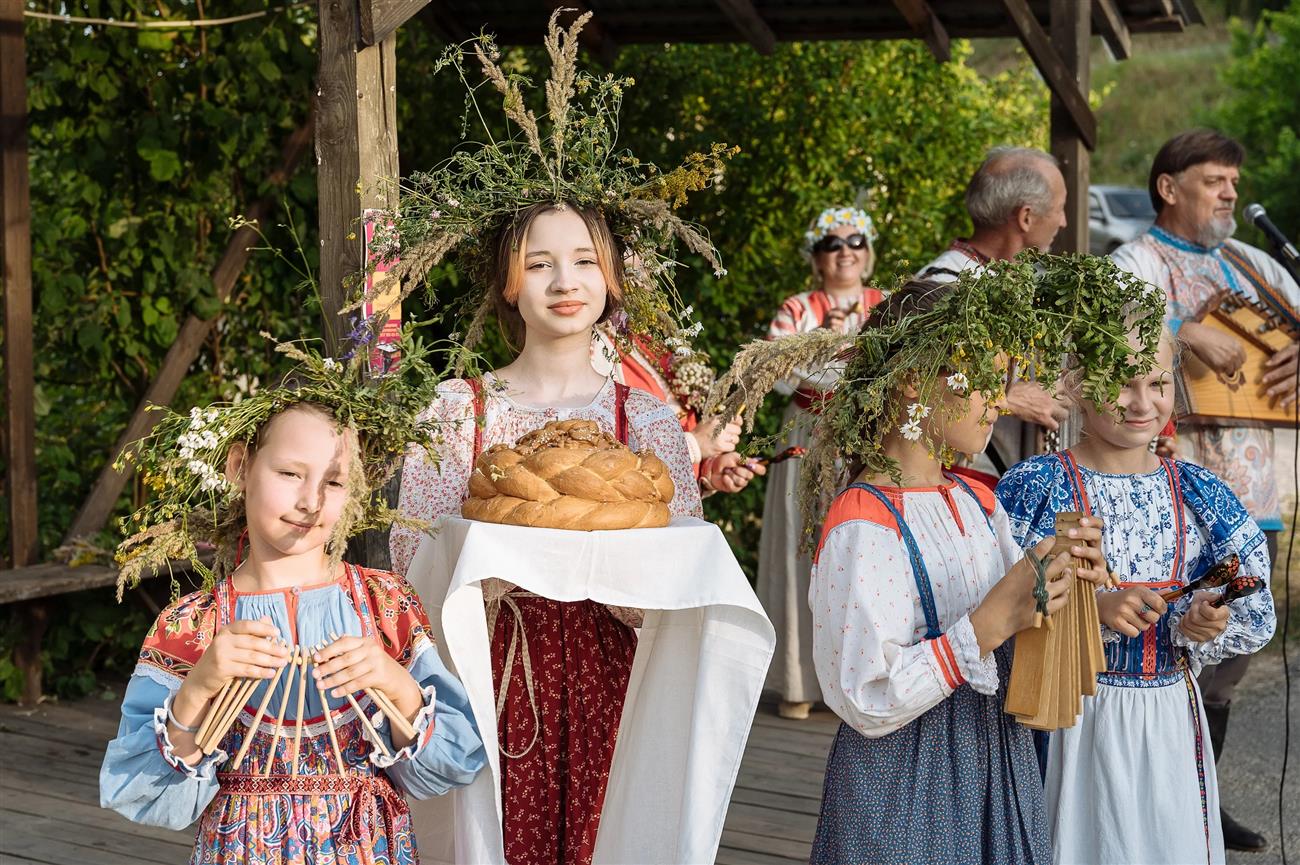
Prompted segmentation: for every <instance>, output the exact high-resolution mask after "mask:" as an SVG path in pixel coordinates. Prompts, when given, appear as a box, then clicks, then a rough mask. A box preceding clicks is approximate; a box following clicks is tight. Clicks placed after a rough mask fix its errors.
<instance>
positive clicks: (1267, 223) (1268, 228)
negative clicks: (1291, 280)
mask: <svg viewBox="0 0 1300 865" xmlns="http://www.w3.org/2000/svg"><path fill="white" fill-rule="evenodd" d="M1241 215H1242V216H1244V217H1245V218H1246V219H1248V220H1250V222H1251V223H1253V224H1254V226H1255V227H1256V228H1258V229H1259V230H1260V231H1262V232H1264V233H1265V234H1266V235H1268V239H1269V240H1271V241H1273V246H1274V247H1276V248H1277V251H1278V254H1279V255H1280V256H1281V257H1282V258H1284V259H1286V260H1287V261H1289V262H1291V263H1292V264H1300V252H1297V251H1296V248H1295V244H1293V243H1292V242H1291V241H1289V240H1287V237H1286V235H1285V234H1283V233H1282V231H1281V229H1279V228H1278V227H1277V226H1276V225H1274V224H1273V221H1272V220H1271V219H1269V218H1268V214H1267V213H1265V212H1264V206H1263V205H1262V204H1259V203H1255V204H1247V205H1246V209H1245V210H1243V211H1242V212H1241Z"/></svg>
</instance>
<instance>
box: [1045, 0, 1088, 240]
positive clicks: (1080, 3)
mask: <svg viewBox="0 0 1300 865" xmlns="http://www.w3.org/2000/svg"><path fill="white" fill-rule="evenodd" d="M1051 16H1052V18H1051V32H1052V47H1053V48H1055V49H1056V53H1057V55H1058V56H1059V57H1060V58H1061V60H1062V61H1063V62H1064V63H1065V66H1066V69H1067V71H1068V73H1069V74H1070V75H1071V76H1072V77H1073V78H1074V80H1075V82H1077V86H1078V89H1079V91H1080V92H1081V93H1083V94H1084V96H1087V94H1088V86H1089V82H1090V80H1091V77H1092V76H1091V69H1090V64H1089V50H1088V49H1089V37H1090V36H1091V35H1092V33H1091V29H1092V4H1091V3H1090V2H1088V0H1051ZM1051 117H1052V133H1051V135H1052V155H1054V156H1055V157H1056V158H1057V159H1058V160H1060V162H1061V173H1062V174H1063V175H1065V196H1066V197H1065V228H1063V229H1061V233H1060V234H1058V235H1057V236H1056V243H1055V244H1053V248H1054V249H1055V251H1056V252H1087V251H1088V177H1089V167H1090V163H1091V153H1090V152H1089V151H1090V150H1091V144H1090V143H1089V142H1088V141H1085V138H1084V135H1083V133H1082V130H1080V129H1079V127H1078V124H1077V123H1076V122H1075V119H1074V117H1073V115H1072V114H1071V112H1070V111H1069V110H1068V109H1067V108H1066V105H1065V103H1064V102H1063V101H1062V100H1061V97H1060V96H1059V95H1058V94H1057V92H1056V90H1055V89H1053V91H1052V108H1051Z"/></svg>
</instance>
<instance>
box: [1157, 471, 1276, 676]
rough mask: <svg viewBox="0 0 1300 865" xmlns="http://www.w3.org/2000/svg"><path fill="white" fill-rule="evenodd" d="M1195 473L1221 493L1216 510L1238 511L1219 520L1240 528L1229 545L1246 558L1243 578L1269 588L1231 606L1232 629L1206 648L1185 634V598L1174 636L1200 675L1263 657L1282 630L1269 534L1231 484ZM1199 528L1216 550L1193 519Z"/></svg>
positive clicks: (1177, 610) (1173, 618) (1174, 617)
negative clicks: (1227, 662)
mask: <svg viewBox="0 0 1300 865" xmlns="http://www.w3.org/2000/svg"><path fill="white" fill-rule="evenodd" d="M1196 473H1197V475H1198V476H1199V477H1200V478H1202V479H1203V480H1202V483H1203V484H1204V485H1205V486H1206V487H1209V488H1210V489H1211V490H1214V489H1215V488H1217V489H1218V491H1219V492H1220V494H1219V495H1217V496H1214V497H1213V499H1214V501H1215V506H1216V507H1217V508H1219V509H1221V510H1231V511H1233V512H1232V513H1226V514H1220V516H1219V519H1220V521H1222V522H1225V523H1229V524H1232V523H1237V528H1236V530H1235V531H1234V532H1233V533H1232V537H1231V538H1230V539H1229V543H1230V545H1231V546H1232V547H1233V548H1235V550H1236V552H1237V553H1238V555H1239V556H1240V557H1241V570H1240V571H1239V574H1240V575H1242V576H1252V577H1259V578H1260V579H1262V580H1263V581H1264V588H1263V589H1262V590H1261V591H1259V592H1256V593H1255V594H1253V595H1249V596H1247V597H1245V598H1241V599H1239V600H1237V601H1234V602H1232V603H1231V604H1229V605H1228V610H1229V615H1228V624H1227V627H1225V628H1224V629H1223V633H1221V634H1219V636H1217V637H1215V638H1214V639H1213V640H1208V641H1206V642H1203V643H1198V642H1194V641H1193V640H1191V639H1189V638H1188V636H1187V635H1186V634H1184V633H1183V629H1182V628H1181V627H1179V625H1180V624H1181V623H1182V618H1183V616H1184V615H1186V613H1187V610H1188V608H1189V607H1190V606H1191V598H1190V597H1184V598H1180V599H1179V600H1178V601H1176V602H1175V603H1174V606H1173V609H1172V612H1171V613H1170V626H1171V627H1170V634H1171V637H1172V640H1173V643H1174V645H1176V646H1183V647H1184V648H1185V649H1186V650H1187V655H1188V660H1189V661H1190V662H1191V667H1192V673H1193V674H1199V673H1200V671H1201V668H1202V667H1206V666H1209V665H1211V664H1217V663H1219V662H1220V661H1222V660H1224V659H1225V658H1230V657H1232V656H1233V655H1249V654H1252V653H1254V652H1258V651H1259V650H1260V649H1262V648H1264V646H1265V645H1267V644H1268V641H1269V640H1271V639H1272V638H1273V631H1274V629H1275V628H1276V627H1277V613H1276V611H1275V610H1274V607H1273V593H1272V592H1271V591H1270V589H1269V582H1270V579H1269V575H1270V571H1271V565H1270V563H1269V558H1268V545H1267V544H1266V543H1265V541H1264V533H1263V532H1262V531H1260V528H1259V526H1258V525H1257V524H1256V523H1255V521H1254V520H1253V519H1251V518H1250V517H1249V516H1248V515H1247V514H1246V511H1245V508H1244V507H1243V506H1242V504H1241V502H1240V501H1239V500H1238V499H1237V497H1236V496H1235V495H1233V494H1232V492H1231V491H1230V490H1229V489H1228V487H1227V485H1225V484H1224V483H1223V482H1222V481H1220V480H1219V479H1218V478H1215V477H1214V476H1213V475H1211V474H1210V473H1209V472H1207V471H1205V470H1203V469H1202V470H1200V471H1197V472H1196ZM1189 510H1190V509H1189ZM1194 524H1195V525H1196V529H1197V531H1198V532H1200V533H1201V537H1202V544H1203V548H1204V549H1206V550H1213V549H1214V546H1213V545H1212V544H1211V543H1210V541H1209V538H1208V536H1207V535H1206V532H1205V529H1204V528H1203V519H1198V520H1194ZM1221 552H1223V551H1222V550H1220V551H1216V552H1211V553H1209V555H1210V556H1211V557H1212V558H1217V557H1218V556H1219V554H1220V553H1221ZM1208 564H1212V562H1207V565H1208Z"/></svg>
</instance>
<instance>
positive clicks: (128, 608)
mask: <svg viewBox="0 0 1300 865" xmlns="http://www.w3.org/2000/svg"><path fill="white" fill-rule="evenodd" d="M46 604H47V605H48V606H49V628H48V629H47V630H46V632H45V639H44V640H43V641H42V645H41V666H42V667H43V670H44V675H43V679H44V681H43V684H44V690H45V693H46V694H50V695H53V696H56V697H62V698H67V699H73V698H77V697H84V696H86V695H87V694H90V693H93V692H94V691H95V690H96V689H97V688H98V687H99V683H100V682H102V681H104V679H105V678H108V679H113V680H118V681H121V680H124V679H126V677H127V676H129V675H130V674H131V670H132V669H133V668H134V667H135V659H136V657H137V655H138V654H139V651H140V641H141V640H142V639H143V637H144V633H145V631H146V630H147V629H148V627H149V626H150V625H151V624H153V621H154V617H153V615H152V614H151V613H150V612H148V611H147V610H146V609H145V608H144V606H143V605H141V604H137V603H130V604H117V603H115V602H114V600H113V593H112V591H111V590H110V589H100V590H96V591H90V592H79V593H77V594H72V595H62V596H60V597H56V598H49V599H47V601H46ZM10 619H16V614H10V615H6V616H5V620H6V624H5V626H4V627H3V628H0V700H9V701H14V700H17V699H18V698H19V697H20V696H22V688H23V677H22V673H21V672H20V671H19V670H18V668H17V667H15V666H14V663H13V660H12V651H13V646H14V642H15V640H17V639H19V638H20V636H21V635H22V633H23V631H22V628H21V626H20V625H21V623H20V622H17V621H10ZM115 698H120V694H119V695H116V697H115Z"/></svg>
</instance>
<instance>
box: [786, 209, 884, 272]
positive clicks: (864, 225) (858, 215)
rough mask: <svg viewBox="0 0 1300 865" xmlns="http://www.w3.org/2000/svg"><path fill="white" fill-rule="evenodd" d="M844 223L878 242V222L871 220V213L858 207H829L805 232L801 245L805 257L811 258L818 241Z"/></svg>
mask: <svg viewBox="0 0 1300 865" xmlns="http://www.w3.org/2000/svg"><path fill="white" fill-rule="evenodd" d="M844 225H847V226H849V227H851V228H853V229H854V230H855V231H858V232H861V233H862V234H863V235H865V236H866V238H867V242H868V243H872V244H874V243H875V242H876V224H875V223H874V222H872V221H871V214H869V213H867V212H866V211H865V210H862V209H861V208H858V207H828V208H826V209H825V210H823V211H822V212H821V213H819V214H818V215H817V218H816V219H814V220H813V221H812V224H811V225H809V226H808V230H807V231H805V232H804V234H803V246H802V247H800V251H801V252H802V253H803V257H804V258H806V259H809V260H811V259H812V253H813V247H814V246H816V245H817V241H819V240H821V239H822V238H823V237H825V236H826V235H828V234H830V233H831V232H832V231H834V230H835V229H837V228H839V227H840V226H844Z"/></svg>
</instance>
